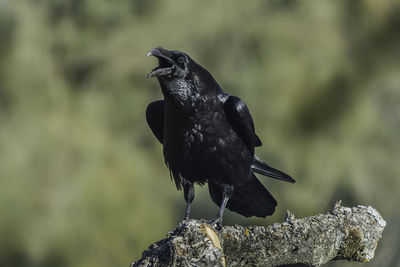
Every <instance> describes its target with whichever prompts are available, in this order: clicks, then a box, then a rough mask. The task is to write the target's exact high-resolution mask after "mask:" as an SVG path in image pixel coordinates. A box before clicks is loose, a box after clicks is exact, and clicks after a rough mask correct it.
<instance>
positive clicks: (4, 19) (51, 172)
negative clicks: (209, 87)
mask: <svg viewBox="0 0 400 267" xmlns="http://www.w3.org/2000/svg"><path fill="white" fill-rule="evenodd" d="M399 29H400V5H399V3H397V2H396V1H395V0H393V1H390V0H381V1H375V0H365V1H355V0H354V1H353V0H352V1H345V0H341V1H329V0H323V1H294V0H293V1H289V0H285V1H278V0H274V1H261V0H259V1H256V0H254V1H228V0H221V1H211V0H207V1H184V0H172V1H161V0H158V1H157V0H148V1H143V0H142V1H139V0H120V1H107V0H96V1H95V0H70V1H67V0H53V1H49V0H31V1H27V0H26V1H14V0H0V181H1V187H0V237H1V239H0V266H97V267H98V266H121V265H122V266H124V265H125V266H126V265H127V264H129V262H130V261H131V260H134V259H136V258H138V257H139V256H140V254H141V252H142V251H143V250H144V249H145V248H146V247H147V246H148V245H149V244H151V243H153V242H154V241H156V240H159V239H161V238H162V237H163V236H164V234H165V233H166V232H167V231H168V230H170V229H173V228H174V227H175V226H176V224H177V223H178V222H179V220H180V219H181V217H182V214H183V208H184V200H183V196H182V193H181V192H176V189H175V187H174V185H173V183H172V182H171V181H170V180H169V174H168V171H167V169H166V168H165V166H164V164H163V158H162V151H161V146H160V144H158V143H157V141H156V140H155V138H154V137H153V136H152V134H151V133H150V131H149V129H148V127H147V125H146V123H145V120H144V110H145V108H146V105H147V103H149V102H150V101H153V100H156V99H159V98H161V93H160V90H159V88H158V84H157V82H156V80H146V79H145V78H144V77H145V74H146V73H147V72H148V71H149V70H150V69H152V68H153V67H154V66H155V64H156V61H155V60H154V59H150V58H146V57H145V54H146V53H147V52H148V51H149V50H150V49H151V48H153V47H156V46H163V47H165V48H168V49H177V50H182V51H185V52H187V53H188V54H190V55H191V56H192V57H193V58H194V59H195V60H196V61H197V62H199V63H200V64H202V65H203V66H205V67H206V68H207V69H208V70H209V71H210V72H211V73H212V74H213V75H214V77H215V78H216V79H217V81H219V82H220V85H221V86H222V87H223V89H224V90H225V91H227V92H230V93H233V94H236V95H238V96H240V97H241V98H242V99H244V100H245V101H246V103H247V104H248V106H249V107H250V110H251V111H252V114H253V116H254V119H255V123H256V130H257V133H258V135H259V136H260V138H261V139H262V141H263V143H264V145H263V147H261V148H258V150H257V153H258V154H259V155H260V156H262V158H264V159H265V160H266V161H267V162H269V163H271V165H273V166H276V167H278V168H280V169H282V170H285V171H287V172H289V173H290V174H291V175H292V176H293V177H295V179H296V180H297V183H296V184H294V185H291V184H285V183H281V182H277V181H268V179H263V178H262V179H263V181H265V184H266V186H267V187H268V188H269V189H270V191H271V192H272V193H273V195H274V196H275V198H276V199H277V200H278V202H279V205H278V209H277V212H276V214H275V215H274V216H272V217H271V218H267V219H244V218H242V217H240V216H239V215H236V214H233V213H230V212H227V213H226V217H225V223H226V224H231V223H240V224H251V223H256V224H269V223H272V222H274V221H278V220H281V219H282V217H283V214H284V212H285V210H286V209H290V210H292V211H294V212H295V213H296V215H297V216H309V215H312V214H315V213H318V212H323V211H325V210H326V209H327V208H328V207H329V206H331V205H332V203H333V202H334V201H335V200H338V199H342V200H343V201H344V204H345V205H349V206H350V205H357V204H363V205H372V206H374V207H376V208H377V209H378V210H379V211H380V212H381V213H382V215H383V217H384V218H385V219H387V222H388V227H387V229H386V230H385V232H384V239H383V240H382V242H381V243H380V245H379V248H378V251H377V257H376V259H375V260H374V261H373V262H372V263H371V264H370V265H374V266H399V259H398V254H399V253H400V241H399V239H398V237H399V236H400V231H399V228H398V226H397V225H399V223H400V212H399V209H398V204H399V201H400V197H399V194H398V190H399V189H400V180H399V179H398V177H399V175H400V165H399V158H400V142H399V138H400V136H399V132H400V108H399V104H400V72H399V71H400V65H399V62H400V61H399V59H400V55H399V54H400V35H399ZM210 207H212V208H210ZM216 211H217V207H216V206H215V205H214V204H212V203H211V201H210V200H209V197H208V193H207V191H206V190H204V189H201V188H197V197H196V198H195V203H194V207H193V216H194V217H195V218H199V217H206V218H211V217H212V216H213V215H214V213H215V212H216ZM348 265H351V266H353V265H355V264H350V263H349V264H348ZM340 266H343V263H340Z"/></svg>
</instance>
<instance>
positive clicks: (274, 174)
mask: <svg viewBox="0 0 400 267" xmlns="http://www.w3.org/2000/svg"><path fill="white" fill-rule="evenodd" d="M251 169H252V170H253V171H254V172H256V173H259V174H262V175H265V176H268V177H271V178H274V179H278V180H282V181H286V182H289V183H295V182H296V181H295V180H294V179H293V178H292V177H290V176H289V175H288V174H286V173H284V172H281V171H280V170H277V169H274V168H272V167H271V166H269V165H268V164H267V163H265V162H264V161H262V160H261V159H260V158H259V157H257V156H256V155H254V159H253V163H252V164H251Z"/></svg>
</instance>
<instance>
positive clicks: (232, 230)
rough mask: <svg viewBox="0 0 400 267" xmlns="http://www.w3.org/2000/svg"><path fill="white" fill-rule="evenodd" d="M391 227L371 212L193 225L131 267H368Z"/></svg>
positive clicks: (360, 209) (189, 223)
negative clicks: (357, 265) (363, 265)
mask: <svg viewBox="0 0 400 267" xmlns="http://www.w3.org/2000/svg"><path fill="white" fill-rule="evenodd" d="M385 226H386V222H385V221H384V220H383V218H382V217H381V215H380V214H379V213H378V212H377V211H376V210H375V209H374V208H372V207H365V206H357V207H353V208H346V207H342V206H341V205H340V202H338V203H336V204H335V206H334V207H333V208H332V209H331V210H330V211H329V212H328V213H326V214H319V215H316V216H312V217H308V218H302V219H295V218H294V215H293V214H291V213H289V212H288V213H287V216H286V220H285V222H283V223H275V224H273V225H270V226H252V227H243V226H238V225H235V226H225V227H223V228H222V229H221V230H220V231H216V230H215V229H213V228H211V227H210V226H209V225H207V224H206V223H204V222H202V221H197V220H188V221H184V222H182V223H181V224H180V225H179V226H178V228H177V229H176V230H175V231H174V232H172V233H171V234H170V236H169V237H168V238H166V239H163V240H161V241H159V242H157V243H155V244H153V245H151V246H150V248H149V249H148V250H146V251H144V252H143V255H142V258H141V259H140V260H139V261H137V262H133V263H132V264H131V266H132V267H133V266H134V267H139V266H255V265H256V266H257V265H258V266H281V265H288V264H299V263H302V264H307V265H310V266H320V265H322V264H324V263H326V262H328V261H331V260H342V259H347V260H350V261H358V262H369V261H370V260H372V258H373V257H374V251H375V249H376V247H377V244H378V240H379V239H380V238H381V235H382V231H383V229H384V227H385Z"/></svg>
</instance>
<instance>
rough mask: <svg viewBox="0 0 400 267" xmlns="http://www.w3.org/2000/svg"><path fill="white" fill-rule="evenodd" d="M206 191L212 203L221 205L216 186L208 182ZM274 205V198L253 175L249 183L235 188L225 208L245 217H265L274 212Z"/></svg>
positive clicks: (218, 189) (219, 193) (220, 191)
mask: <svg viewBox="0 0 400 267" xmlns="http://www.w3.org/2000/svg"><path fill="white" fill-rule="evenodd" d="M208 189H209V191H210V196H211V199H212V200H213V201H214V203H216V204H217V205H218V206H219V205H221V201H222V190H221V188H220V187H219V186H218V185H217V184H215V183H213V182H210V181H209V182H208ZM276 205H277V202H276V200H275V199H274V197H273V196H272V195H271V194H270V193H269V192H268V190H267V189H266V188H265V187H264V186H263V184H262V183H261V182H260V181H259V180H258V179H257V177H256V176H255V175H254V174H253V175H252V179H251V180H250V182H249V183H247V184H245V185H244V186H242V187H235V189H234V193H233V195H232V196H231V198H230V199H229V201H228V204H227V205H226V207H227V208H228V209H229V210H231V211H234V212H236V213H239V214H241V215H243V216H245V217H250V216H257V217H265V216H268V215H272V214H273V213H274V212H275V207H276Z"/></svg>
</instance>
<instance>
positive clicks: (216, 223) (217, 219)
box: [207, 216, 222, 231]
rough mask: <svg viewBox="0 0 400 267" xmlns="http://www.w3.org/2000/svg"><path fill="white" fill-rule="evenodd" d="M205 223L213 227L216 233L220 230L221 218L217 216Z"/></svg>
mask: <svg viewBox="0 0 400 267" xmlns="http://www.w3.org/2000/svg"><path fill="white" fill-rule="evenodd" d="M207 223H208V224H209V225H211V226H212V227H214V228H215V229H216V230H218V231H219V230H221V229H222V218H221V217H220V216H217V217H215V218H214V219H211V220H210V221H208V222H207Z"/></svg>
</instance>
